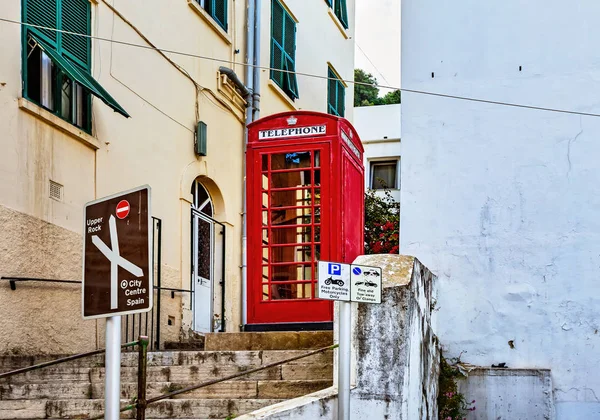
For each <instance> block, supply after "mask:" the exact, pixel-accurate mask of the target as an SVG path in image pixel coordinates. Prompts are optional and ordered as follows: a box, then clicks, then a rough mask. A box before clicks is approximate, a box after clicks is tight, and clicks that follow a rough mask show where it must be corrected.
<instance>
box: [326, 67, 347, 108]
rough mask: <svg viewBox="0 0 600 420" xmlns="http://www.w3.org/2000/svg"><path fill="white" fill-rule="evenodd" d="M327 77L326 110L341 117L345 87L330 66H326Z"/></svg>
mask: <svg viewBox="0 0 600 420" xmlns="http://www.w3.org/2000/svg"><path fill="white" fill-rule="evenodd" d="M327 78H328V80H327V112H328V113H329V114H332V115H337V116H338V117H343V116H344V111H345V100H346V90H345V87H344V85H343V84H342V81H341V80H340V79H339V77H338V76H337V75H336V74H335V72H334V71H333V70H332V69H331V67H329V68H328V71H327Z"/></svg>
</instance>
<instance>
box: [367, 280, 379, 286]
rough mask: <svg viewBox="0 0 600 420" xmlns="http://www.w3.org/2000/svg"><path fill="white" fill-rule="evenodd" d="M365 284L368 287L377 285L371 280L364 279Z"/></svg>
mask: <svg viewBox="0 0 600 420" xmlns="http://www.w3.org/2000/svg"><path fill="white" fill-rule="evenodd" d="M365 286H369V287H377V283H373V282H371V281H366V282H365Z"/></svg>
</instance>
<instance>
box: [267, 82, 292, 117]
mask: <svg viewBox="0 0 600 420" xmlns="http://www.w3.org/2000/svg"><path fill="white" fill-rule="evenodd" d="M269 87H270V88H271V89H273V90H274V91H275V93H277V94H278V95H279V96H280V97H281V99H283V100H284V101H285V102H286V103H287V104H288V105H289V106H290V108H292V109H293V110H294V111H296V110H297V109H298V107H297V106H296V104H295V103H294V101H292V98H290V97H289V96H288V95H287V93H285V92H284V91H283V89H281V88H280V87H279V85H278V84H277V83H275V82H274V81H273V80H272V79H269Z"/></svg>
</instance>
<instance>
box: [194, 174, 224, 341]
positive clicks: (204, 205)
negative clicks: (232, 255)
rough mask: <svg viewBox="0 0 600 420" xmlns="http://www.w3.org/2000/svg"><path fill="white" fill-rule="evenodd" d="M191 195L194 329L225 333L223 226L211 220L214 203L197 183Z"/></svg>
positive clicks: (200, 184)
mask: <svg viewBox="0 0 600 420" xmlns="http://www.w3.org/2000/svg"><path fill="white" fill-rule="evenodd" d="M191 192H192V197H193V200H192V206H191V207H192V218H191V220H192V238H191V247H192V250H191V251H192V279H191V283H192V284H191V287H192V290H193V291H194V298H193V300H192V312H193V329H194V331H197V332H202V333H206V332H212V331H224V322H223V304H224V302H223V296H224V291H223V285H224V282H223V275H224V260H223V256H224V246H225V243H224V239H225V226H224V225H223V224H221V223H219V222H218V221H216V220H215V219H213V214H214V206H213V201H212V199H211V197H210V194H209V193H208V190H207V189H206V188H205V187H204V185H202V183H201V181H200V180H199V179H196V180H195V181H194V182H193V183H192V191H191Z"/></svg>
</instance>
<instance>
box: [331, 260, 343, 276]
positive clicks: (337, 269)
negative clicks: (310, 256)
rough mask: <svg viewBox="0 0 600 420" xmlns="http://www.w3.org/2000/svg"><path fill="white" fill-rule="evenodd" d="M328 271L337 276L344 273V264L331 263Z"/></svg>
mask: <svg viewBox="0 0 600 420" xmlns="http://www.w3.org/2000/svg"><path fill="white" fill-rule="evenodd" d="M328 273H329V274H333V275H335V276H341V275H342V265H341V264H335V263H329V267H328Z"/></svg>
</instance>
